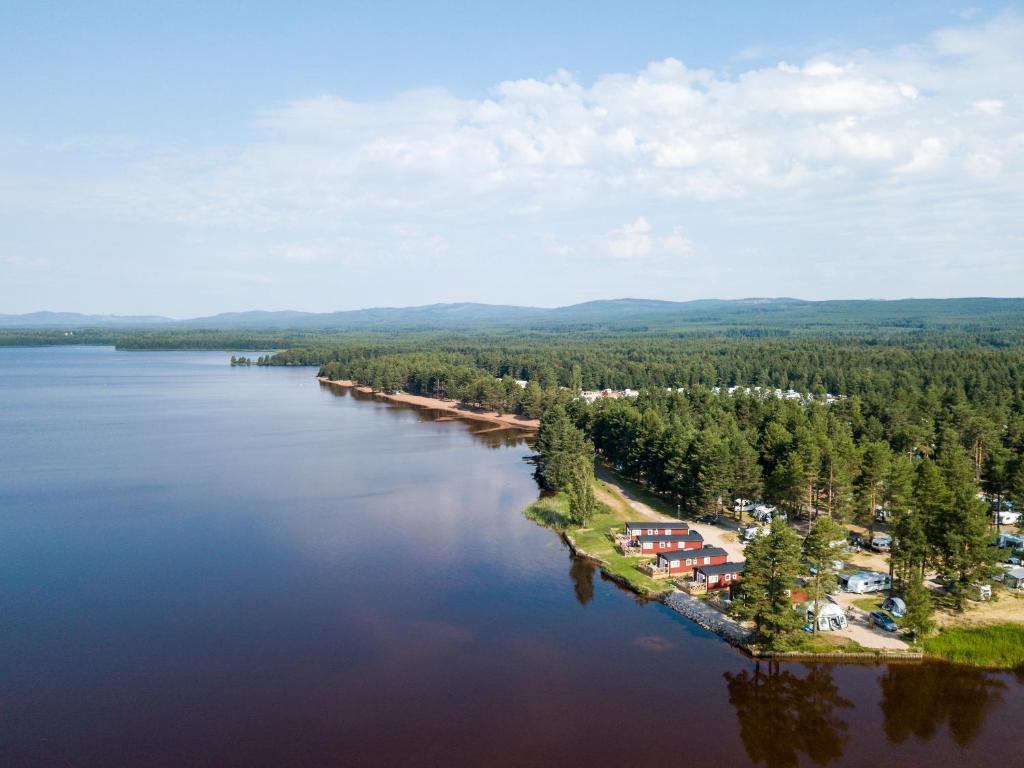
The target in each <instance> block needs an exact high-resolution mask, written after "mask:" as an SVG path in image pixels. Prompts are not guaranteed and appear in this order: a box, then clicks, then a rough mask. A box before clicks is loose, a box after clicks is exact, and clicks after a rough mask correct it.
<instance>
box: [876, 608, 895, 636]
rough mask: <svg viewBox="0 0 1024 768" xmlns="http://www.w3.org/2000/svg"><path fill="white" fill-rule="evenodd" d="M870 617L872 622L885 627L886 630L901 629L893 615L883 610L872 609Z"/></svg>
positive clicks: (882, 627)
mask: <svg viewBox="0 0 1024 768" xmlns="http://www.w3.org/2000/svg"><path fill="white" fill-rule="evenodd" d="M870 619H871V623H872V624H874V625H875V626H876V627H880V628H881V629H884V630H885V631H886V632H895V631H896V630H898V629H899V627H898V626H897V624H896V622H895V621H893V620H892V617H891V616H889V614H887V613H883V612H882V611H872V612H871V614H870Z"/></svg>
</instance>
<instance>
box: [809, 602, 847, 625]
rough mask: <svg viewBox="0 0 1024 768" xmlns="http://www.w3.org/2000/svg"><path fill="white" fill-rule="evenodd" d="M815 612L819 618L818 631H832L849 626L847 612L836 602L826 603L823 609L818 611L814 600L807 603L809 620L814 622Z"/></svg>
mask: <svg viewBox="0 0 1024 768" xmlns="http://www.w3.org/2000/svg"><path fill="white" fill-rule="evenodd" d="M815 613H817V619H818V631H820V632H830V631H832V630H834V629H846V627H847V626H848V624H847V621H846V614H845V613H843V609H842V608H840V607H839V606H838V605H836V604H835V603H825V604H824V605H822V606H821V610H820V611H817V610H816V608H815V604H814V603H813V602H811V603H808V604H807V621H808V623H811V624H813V623H814V618H815Z"/></svg>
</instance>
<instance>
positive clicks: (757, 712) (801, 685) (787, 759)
mask: <svg viewBox="0 0 1024 768" xmlns="http://www.w3.org/2000/svg"><path fill="white" fill-rule="evenodd" d="M796 669H797V668H795V667H787V668H784V669H783V668H780V666H779V664H778V663H775V662H755V664H754V668H753V669H752V670H749V669H747V670H743V671H742V672H739V673H733V672H726V673H725V675H724V676H725V680H726V685H727V687H728V691H729V703H730V704H732V706H733V708H734V709H735V710H736V718H737V720H738V721H739V729H740V738H741V739H742V740H743V746H744V747H745V748H746V750H747V755H748V756H749V757H750V760H751V762H752V763H754V764H757V765H765V766H767V768H790V767H791V766H796V765H799V764H800V757H801V755H806V756H807V758H808V759H809V760H810V761H811V762H812V763H813V764H814V765H821V766H824V765H828V764H829V763H831V762H832V761H834V760H837V759H838V758H840V757H841V756H842V754H843V749H844V747H845V745H846V743H847V741H849V738H850V737H849V725H848V724H847V723H846V721H845V720H843V719H842V718H841V717H840V711H841V710H843V709H850V708H852V707H853V703H852V702H850V701H848V700H847V699H844V698H843V697H842V696H840V695H839V687H838V686H837V685H836V683H835V681H834V679H833V677H832V670H831V668H830V667H828V666H826V665H822V664H811V665H806V666H805V667H804V669H805V670H806V675H804V676H803V677H801V676H800V675H799V674H797V673H796V671H795V670H796Z"/></svg>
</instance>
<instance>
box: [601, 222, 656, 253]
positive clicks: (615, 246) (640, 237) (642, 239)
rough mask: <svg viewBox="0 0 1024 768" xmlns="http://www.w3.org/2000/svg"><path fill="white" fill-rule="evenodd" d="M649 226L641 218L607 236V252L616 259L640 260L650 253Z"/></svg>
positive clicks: (648, 223)
mask: <svg viewBox="0 0 1024 768" xmlns="http://www.w3.org/2000/svg"><path fill="white" fill-rule="evenodd" d="M651 243H652V238H651V225H650V222H648V221H647V219H646V218H644V217H643V216H638V217H637V218H636V219H635V220H633V221H632V222H631V223H629V224H626V225H625V226H622V227H619V228H618V229H616V230H613V231H612V232H610V233H609V234H608V251H609V253H611V255H612V256H614V257H615V258H617V259H629V260H633V259H641V258H643V257H645V256H647V255H649V254H650V252H651Z"/></svg>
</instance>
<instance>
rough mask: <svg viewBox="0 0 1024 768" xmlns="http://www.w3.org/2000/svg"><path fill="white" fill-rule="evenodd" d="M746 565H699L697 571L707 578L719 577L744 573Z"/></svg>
mask: <svg viewBox="0 0 1024 768" xmlns="http://www.w3.org/2000/svg"><path fill="white" fill-rule="evenodd" d="M746 565H747V564H746V563H721V564H720V565H699V566H697V570H698V571H700V572H701V573H703V574H704V575H705V576H719V575H721V574H723V573H743V570H744V569H745V568H746Z"/></svg>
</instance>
